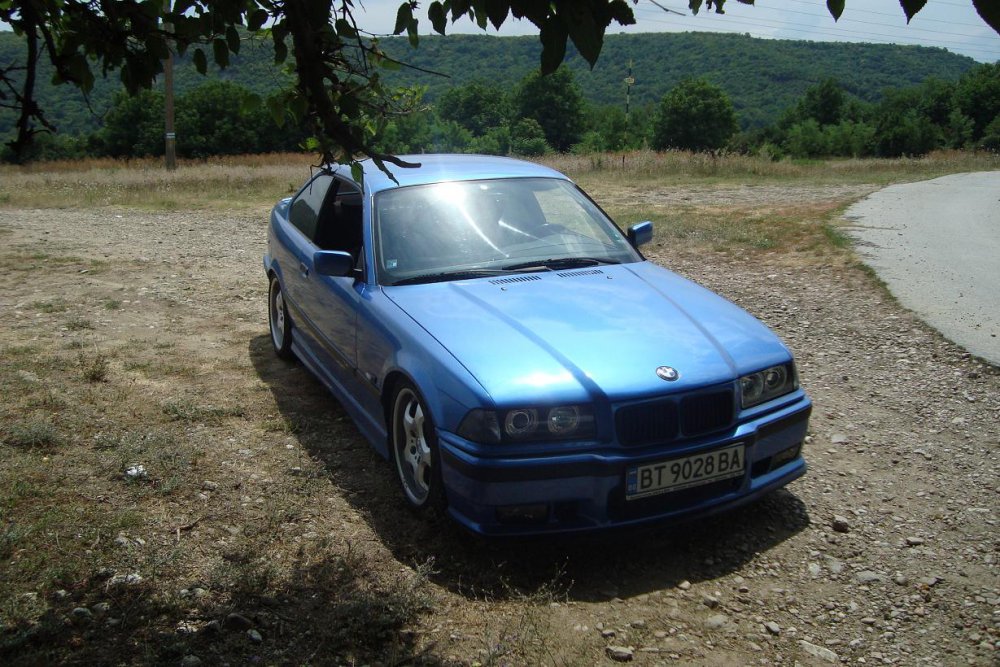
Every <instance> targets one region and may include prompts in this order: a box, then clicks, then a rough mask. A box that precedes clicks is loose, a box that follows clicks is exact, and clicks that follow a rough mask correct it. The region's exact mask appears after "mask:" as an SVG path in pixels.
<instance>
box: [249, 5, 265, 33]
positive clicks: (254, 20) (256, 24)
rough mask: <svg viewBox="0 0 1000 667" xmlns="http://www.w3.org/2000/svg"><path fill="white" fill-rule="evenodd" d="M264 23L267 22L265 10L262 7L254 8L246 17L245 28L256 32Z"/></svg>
mask: <svg viewBox="0 0 1000 667" xmlns="http://www.w3.org/2000/svg"><path fill="white" fill-rule="evenodd" d="M265 23H267V12H266V11H264V10H263V9H255V10H254V11H253V12H251V13H250V16H248V17H247V30H249V31H250V32H257V31H258V30H260V29H261V28H263V27H264V24H265Z"/></svg>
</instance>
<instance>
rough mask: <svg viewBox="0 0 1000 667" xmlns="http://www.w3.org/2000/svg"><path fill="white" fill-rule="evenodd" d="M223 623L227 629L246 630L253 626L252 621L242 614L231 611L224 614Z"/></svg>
mask: <svg viewBox="0 0 1000 667" xmlns="http://www.w3.org/2000/svg"><path fill="white" fill-rule="evenodd" d="M223 625H224V626H225V627H226V629H228V630H247V629H249V628H251V627H253V621H251V620H250V619H249V618H247V617H246V616H244V615H243V614H237V613H236V612H233V613H232V614H229V615H228V616H226V620H225V622H224V623H223Z"/></svg>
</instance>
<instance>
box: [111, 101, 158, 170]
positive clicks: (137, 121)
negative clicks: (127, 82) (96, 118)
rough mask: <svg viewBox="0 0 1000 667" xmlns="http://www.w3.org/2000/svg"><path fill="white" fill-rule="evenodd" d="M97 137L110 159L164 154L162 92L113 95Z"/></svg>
mask: <svg viewBox="0 0 1000 667" xmlns="http://www.w3.org/2000/svg"><path fill="white" fill-rule="evenodd" d="M97 138H98V143H99V144H100V146H101V147H102V151H101V152H103V153H105V154H106V155H110V156H112V157H141V156H144V155H163V93H161V92H159V91H152V90H144V91H141V92H140V93H138V94H137V95H135V96H129V95H127V94H125V93H124V92H120V93H118V94H117V95H115V98H114V103H113V104H112V106H111V109H110V110H109V111H108V113H107V115H106V116H105V117H104V127H103V128H101V130H100V131H98V133H97Z"/></svg>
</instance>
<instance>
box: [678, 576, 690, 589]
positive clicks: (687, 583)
mask: <svg viewBox="0 0 1000 667" xmlns="http://www.w3.org/2000/svg"><path fill="white" fill-rule="evenodd" d="M677 588H679V589H681V590H682V591H686V590H690V589H691V582H690V581H688V580H687V579H685V580H684V581H682V582H681V583H679V584H677Z"/></svg>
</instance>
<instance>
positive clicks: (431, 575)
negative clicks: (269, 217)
mask: <svg viewBox="0 0 1000 667" xmlns="http://www.w3.org/2000/svg"><path fill="white" fill-rule="evenodd" d="M864 191H865V188H858V195H859V196H860V195H861V194H862V193H863V192H864ZM596 194H597V198H598V200H600V194H599V193H596ZM659 195H660V196H661V197H662V198H665V199H666V200H672V201H681V200H683V201H685V202H688V203H694V204H699V205H705V206H711V205H720V206H721V205H725V203H726V201H727V198H729V197H733V196H738V198H741V199H740V200H741V201H746V199H745V198H746V197H752V198H755V199H753V201H755V202H757V203H759V205H760V206H761V207H766V206H769V205H779V204H785V203H787V202H801V201H807V200H810V198H817V197H818V198H822V197H823V196H824V194H823V192H822V189H819V188H803V189H800V190H796V189H795V188H794V187H792V188H777V187H768V188H764V189H761V190H760V191H758V192H752V189H741V190H740V192H739V193H738V195H733V193H732V192H730V191H727V192H716V191H713V190H712V189H711V188H705V189H704V190H698V191H695V192H691V191H681V190H680V189H665V190H664V191H662V192H660V193H659ZM265 217H266V214H265V212H263V211H261V212H260V214H259V215H251V214H244V215H239V216H229V215H225V214H218V213H208V214H205V213H191V212H174V213H162V214H161V213H156V214H150V213H142V212H136V211H132V210H101V209H89V210H10V209H6V210H0V248H2V249H0V266H3V268H4V273H3V278H2V280H3V292H2V294H0V310H2V314H3V321H4V322H5V326H4V327H3V328H2V329H0V346H2V349H3V351H4V359H5V360H6V363H7V365H8V368H7V369H6V370H4V371H3V372H2V373H3V374H2V375H0V377H2V378H3V382H4V384H3V388H4V392H5V397H4V399H3V402H4V403H5V404H6V405H5V407H4V408H3V412H2V413H0V414H2V417H3V421H2V422H0V426H2V427H3V428H4V429H5V431H6V432H7V433H6V435H5V440H6V441H7V443H8V444H7V445H6V447H7V448H8V450H9V451H12V450H13V449H14V448H13V446H12V445H11V444H10V442H11V436H10V435H9V434H10V433H12V432H13V431H14V429H15V427H16V428H20V429H21V430H22V431H23V430H24V428H27V427H26V426H25V424H29V423H34V422H31V420H32V419H33V420H36V421H37V420H38V419H47V420H49V421H50V422H51V424H53V428H54V429H55V433H57V434H59V437H58V441H59V443H60V444H59V445H58V446H55V447H40V448H20V449H18V450H17V451H16V452H15V453H14V454H10V453H9V451H8V453H5V454H4V455H3V458H2V459H0V460H2V461H3V462H4V466H6V471H5V472H4V473H3V474H5V475H6V477H4V478H3V479H4V480H5V483H6V484H8V485H13V484H16V483H17V479H18V478H19V476H20V479H22V480H29V481H32V482H33V483H37V485H38V488H39V489H51V494H52V495H51V496H50V497H49V499H47V500H41V501H38V500H36V501H35V502H34V504H30V503H29V502H28V501H27V500H23V498H26V497H27V495H23V494H22V496H19V497H20V498H22V500H21V501H19V502H20V503H22V504H19V502H14V501H9V502H8V504H7V506H6V507H5V512H6V514H4V515H0V519H2V520H0V524H3V523H4V521H6V522H7V523H8V524H9V525H12V526H13V525H14V524H16V523H17V521H18V515H17V512H18V511H27V510H26V509H24V510H21V509H19V508H27V507H32V508H34V509H32V511H33V512H37V511H39V510H38V509H37V507H38V505H39V503H41V504H45V505H47V506H50V510H51V511H52V512H53V515H52V517H51V519H50V524H48V529H47V530H48V531H49V532H48V533H47V535H48V536H49V537H48V538H47V539H49V540H50V541H51V544H52V545H53V546H52V549H53V554H55V553H56V551H55V550H56V546H55V544H56V543H58V554H59V556H58V557H59V558H62V559H65V560H66V561H67V562H72V563H73V567H75V568H76V569H74V570H73V571H74V572H79V573H80V574H78V575H77V576H76V577H63V578H62V579H60V578H58V577H53V578H51V579H49V580H44V581H42V580H40V579H39V578H38V577H35V578H34V579H33V578H32V575H31V573H30V572H28V569H29V568H28V566H27V563H29V562H31V561H30V559H31V558H32V557H33V555H32V554H31V553H29V552H30V551H31V550H30V549H18V548H17V545H16V544H15V545H14V548H11V549H8V550H7V551H6V552H3V551H0V579H3V578H5V576H4V573H6V578H7V580H8V582H14V583H8V584H7V586H22V588H21V589H18V590H16V591H14V592H13V593H11V592H10V591H9V590H8V591H7V595H6V597H5V602H4V605H3V606H2V607H0V662H8V663H18V662H22V663H41V662H46V661H48V660H57V661H60V662H69V663H94V662H102V663H108V662H111V663H133V662H152V663H162V664H185V665H189V666H193V665H198V664H222V663H229V664H244V663H253V664H292V663H294V664H306V663H315V664H344V665H355V664H356V665H361V664H372V665H376V664H381V665H402V664H447V665H452V664H455V665H459V664H461V665H476V664H479V665H488V664H495V665H521V664H540V663H541V664H566V665H578V664H579V665H593V664H605V663H607V664H611V663H613V662H615V661H631V662H632V663H634V664H637V665H658V664H704V665H719V664H733V665H743V664H761V665H792V664H802V665H813V664H815V665H823V664H830V663H845V664H847V663H851V664H868V665H880V664H898V665H917V664H928V665H938V664H942V665H966V664H974V665H995V664H998V656H1000V577H998V556H1000V553H998V552H1000V531H998V529H997V520H998V518H1000V517H998V511H997V510H998V499H1000V495H998V494H1000V479H998V462H997V461H998V457H997V453H998V451H1000V447H998V446H1000V374H998V372H997V369H996V368H994V367H991V366H989V365H986V364H983V363H982V362H980V361H979V360H977V359H975V358H972V357H971V356H970V355H968V354H966V353H965V352H963V351H962V350H961V349H960V348H957V347H956V346H954V345H952V344H950V343H949V342H947V341H945V340H943V339H942V338H941V337H940V336H938V335H937V334H936V333H934V332H933V331H932V330H931V329H929V328H928V327H927V326H925V325H924V324H922V323H921V322H920V321H918V320H917V319H916V318H914V317H913V316H912V315H911V314H910V313H908V312H906V311H905V310H903V309H901V308H900V307H899V306H898V305H897V304H896V303H894V302H893V301H892V300H891V298H889V297H887V296H886V294H885V293H884V292H883V291H882V289H881V288H880V287H879V286H878V285H877V284H876V282H875V281H874V280H873V279H872V278H871V277H870V276H869V275H868V274H867V273H866V272H864V271H863V270H860V269H858V268H855V267H852V266H842V265H840V264H836V265H835V264H834V263H824V262H798V261H796V260H795V258H794V257H789V256H787V255H786V256H782V255H769V254H767V253H755V254H752V255H740V254H739V253H738V252H737V253H730V254H722V253H712V254H708V255H704V256H702V255H697V254H694V253H691V252H682V253H679V254H678V253H676V252H675V251H673V250H672V249H671V248H668V247H666V246H663V245H657V244H654V245H653V247H652V249H651V251H650V252H649V253H648V254H649V256H650V257H651V259H654V260H655V261H658V262H661V263H662V264H664V265H666V266H668V267H669V268H672V269H674V270H676V271H678V272H680V273H682V274H684V275H687V276H689V277H691V278H693V279H695V280H697V281H699V282H701V283H702V284H704V285H706V286H707V287H709V288H711V289H714V290H716V291H718V292H720V293H721V294H723V295H724V296H726V297H728V298H729V299H731V300H733V301H734V302H736V303H737V304H739V305H741V306H743V307H744V308H746V309H747V310H749V311H750V312H751V313H753V314H755V315H756V316H757V317H759V318H760V319H762V320H763V321H764V322H765V323H767V324H768V325H769V326H771V327H772V328H774V329H775V330H776V331H777V332H778V333H779V335H781V336H782V337H783V338H784V340H785V341H786V343H787V344H788V345H789V346H790V347H791V348H792V350H793V351H794V353H795V355H796V358H797V360H798V363H799V370H800V375H801V379H802V383H803V385H804V386H805V387H806V389H807V390H808V391H809V393H810V395H811V396H812V398H813V400H814V402H815V409H814V412H813V417H812V422H811V427H810V435H809V438H808V441H807V445H806V447H805V455H806V458H807V461H808V463H809V466H810V471H809V473H808V475H807V476H806V477H804V478H803V479H801V480H799V481H797V482H795V483H793V484H791V485H790V486H789V487H788V488H787V489H785V490H782V491H779V492H777V493H774V494H772V495H771V496H769V497H768V498H766V499H765V500H763V501H762V502H759V503H757V504H755V505H752V506H750V507H747V508H744V509H741V510H738V511H735V512H732V513H730V514H727V515H724V516H720V517H715V518H712V519H710V520H706V521H703V522H699V523H697V524H693V525H687V526H683V527H679V528H673V529H664V528H654V529H648V530H642V531H629V532H616V533H612V534H607V535H600V536H594V537H588V538H585V539H583V538H578V539H573V540H543V541H540V540H532V541H518V542H516V543H504V542H500V543H497V542H483V541H480V540H478V539H473V538H471V537H469V536H467V535H465V534H463V533H462V532H460V531H459V530H458V529H457V528H455V527H453V526H451V525H450V524H448V523H444V524H434V525H429V524H423V523H420V522H418V521H415V520H414V519H413V517H411V516H410V514H409V513H408V511H407V509H406V507H405V505H404V502H403V500H402V497H401V494H400V492H399V490H398V489H397V487H396V484H395V482H394V480H393V477H392V476H391V474H390V469H389V467H388V465H387V464H386V463H385V462H384V461H383V460H381V459H380V458H379V457H378V456H377V455H376V454H375V453H374V451H373V450H372V449H371V448H370V447H369V446H368V445H367V444H366V442H365V441H364V440H363V439H362V438H361V436H360V435H359V434H358V432H357V430H356V429H355V428H354V427H353V425H352V424H351V422H350V420H349V419H348V418H347V417H346V416H345V414H344V412H343V411H342V409H341V408H340V407H339V405H338V404H337V403H336V401H334V400H333V399H332V397H330V396H329V395H328V394H327V393H326V392H325V391H324V390H323V389H322V388H321V387H320V386H319V385H318V383H316V382H315V381H314V380H313V379H312V378H311V377H310V376H309V375H308V374H307V373H306V372H305V371H303V370H302V369H301V368H300V367H297V366H296V365H294V364H291V365H290V364H286V363H284V362H281V361H279V360H277V359H276V358H275V357H274V356H273V354H272V351H271V348H270V342H269V339H268V337H267V325H266V303H265V302H266V283H265V280H264V274H263V271H262V266H261V255H262V253H263V252H264V248H265V230H266V227H265ZM81 369H82V372H83V374H84V376H85V377H86V378H87V381H84V380H81V379H80V372H81ZM88 369H89V370H88ZM39 384H45V385H47V386H46V387H45V390H44V391H45V393H44V397H43V398H44V400H43V399H39V400H37V401H34V402H32V403H30V404H28V403H25V404H17V407H15V401H14V397H15V394H18V395H19V394H20V393H23V394H24V395H32V396H35V395H38V396H42V394H41V393H39V392H41V391H42V390H41V389H40V388H39V387H38V385H39ZM8 392H9V393H8ZM32 392H35V393H32ZM46 397H47V398H46ZM53 439H55V438H53ZM2 446H3V445H0V447H2ZM43 457H44V462H43ZM138 465H141V466H143V468H142V470H138V469H137V468H135V467H134V466H138ZM43 466H49V467H48V468H45V467H43ZM19 471H20V472H19ZM25 483H27V482H25ZM11 488H13V487H11ZM11 493H13V491H9V490H8V497H11V498H12V497H13V496H11V495H9V494H11ZM26 493H27V492H26ZM0 507H2V505H0ZM70 515H71V516H70ZM111 516H115V517H119V516H121V517H127V520H126V518H122V519H121V520H120V521H119V520H117V519H116V521H117V523H115V524H114V525H115V526H117V528H116V529H114V530H112V532H108V530H109V529H108V528H94V527H93V526H102V525H105V524H104V523H102V521H105V522H106V519H107V517H111ZM67 517H68V518H67ZM74 517H76V518H74ZM88 517H89V518H88ZM88 524H93V525H91V526H88ZM36 525H39V524H36ZM109 525H110V524H109ZM40 530H44V528H40ZM53 534H54V535H55V537H52V536H53ZM49 543H50V542H46V541H42V542H35V543H34V544H49ZM36 557H37V556H36ZM53 557H55V556H53ZM32 567H35V566H34V565H33V566H32ZM38 567H41V566H40V565H39V566H38ZM133 574H134V575H139V576H138V577H133V578H132V579H129V575H133ZM32 581H34V582H36V584H35V585H34V586H33V587H25V586H28V583H22V582H32ZM2 587H3V585H2V584H0V588H2Z"/></svg>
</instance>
